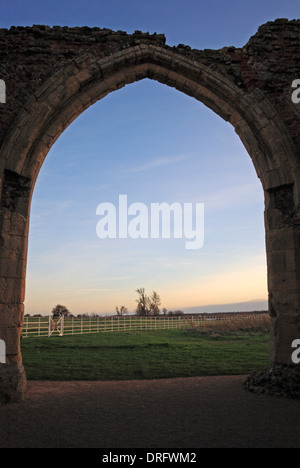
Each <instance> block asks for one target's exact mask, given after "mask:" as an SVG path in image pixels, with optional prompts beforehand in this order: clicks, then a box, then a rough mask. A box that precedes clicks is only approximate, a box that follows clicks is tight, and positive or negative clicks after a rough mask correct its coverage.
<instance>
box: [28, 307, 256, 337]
mask: <svg viewBox="0 0 300 468" xmlns="http://www.w3.org/2000/svg"><path fill="white" fill-rule="evenodd" d="M261 315H262V313H261V312H257V313H255V312H251V313H247V312H243V313H223V314H200V315H183V316H178V317H172V316H156V317H153V316H151V317H149V316H148V317H137V316H130V315H129V316H122V317H116V316H113V317H97V316H96V317H94V316H91V317H72V318H64V317H61V318H60V319H54V318H52V317H51V316H49V317H46V316H45V317H25V318H24V324H23V329H22V337H23V338H27V337H30V336H34V337H38V336H48V337H50V336H52V335H56V336H58V335H59V336H63V335H83V334H87V333H108V332H122V331H125V332H126V331H127V332H130V331H135V330H136V331H139V330H168V329H174V328H190V327H197V326H199V325H201V323H203V322H206V321H219V320H233V319H234V320H242V319H245V318H246V317H247V318H249V317H253V318H256V317H260V316H261Z"/></svg>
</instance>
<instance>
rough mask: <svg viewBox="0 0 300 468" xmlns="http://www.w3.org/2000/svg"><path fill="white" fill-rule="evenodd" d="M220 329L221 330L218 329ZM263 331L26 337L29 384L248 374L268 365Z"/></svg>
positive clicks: (165, 331)
mask: <svg viewBox="0 0 300 468" xmlns="http://www.w3.org/2000/svg"><path fill="white" fill-rule="evenodd" d="M219 327H220V325H219ZM269 341H270V338H269V332H268V331H267V330H266V329H265V328H259V327H256V328H251V327H250V328H249V327H248V328H247V327H244V328H243V329H235V330H234V329H231V328H230V327H229V326H228V324H227V325H226V327H225V329H224V328H223V329H218V328H216V329H214V328H213V327H212V326H211V325H210V328H209V327H208V326H207V327H206V328H201V330H200V329H188V330H155V331H141V332H120V333H98V334H90V335H78V336H63V337H59V336H52V337H51V338H42V337H41V338H26V339H24V340H23V341H22V355H23V363H24V367H25V370H26V373H27V378H28V379H29V380H131V379H160V378H172V377H194V376H208V375H234V374H235V375H238V374H249V373H251V372H252V370H259V369H262V368H264V367H266V366H267V365H268V363H269V361H268V354H269Z"/></svg>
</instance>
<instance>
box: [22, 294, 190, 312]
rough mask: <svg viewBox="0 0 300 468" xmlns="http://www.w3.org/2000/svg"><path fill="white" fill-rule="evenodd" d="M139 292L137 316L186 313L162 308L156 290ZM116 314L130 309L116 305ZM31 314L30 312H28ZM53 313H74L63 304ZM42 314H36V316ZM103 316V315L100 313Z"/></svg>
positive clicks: (56, 307)
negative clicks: (149, 292)
mask: <svg viewBox="0 0 300 468" xmlns="http://www.w3.org/2000/svg"><path fill="white" fill-rule="evenodd" d="M135 292H136V293H137V294H138V298H137V299H136V302H137V306H136V309H135V313H136V315H137V316H141V317H143V316H157V315H161V314H162V315H165V316H166V315H168V316H179V315H184V313H183V311H182V310H175V311H171V310H169V311H168V310H167V309H166V308H165V307H163V308H161V298H160V296H159V294H158V293H157V292H156V291H152V293H151V294H150V295H148V294H146V291H145V288H139V289H137V290H136V291H135ZM116 314H117V315H118V316H123V315H126V314H128V309H127V307H125V306H124V305H122V306H117V307H116ZM27 315H28V316H29V314H27ZM51 315H52V317H53V318H56V319H57V318H60V317H65V318H71V317H74V315H72V314H71V312H70V311H69V309H68V308H67V307H65V306H64V305H62V304H57V305H56V306H55V307H53V309H52V311H51ZM38 316H40V315H39V314H36V315H35V317H38ZM100 316H101V315H100ZM77 317H99V315H98V314H95V313H92V314H79V315H77Z"/></svg>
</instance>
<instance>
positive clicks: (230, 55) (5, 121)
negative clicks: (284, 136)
mask: <svg viewBox="0 0 300 468" xmlns="http://www.w3.org/2000/svg"><path fill="white" fill-rule="evenodd" d="M165 42H166V39H165V36H164V35H162V34H153V35H150V34H148V33H142V32H139V31H137V32H136V33H134V34H132V35H129V34H127V33H126V32H123V31H118V32H114V31H111V30H109V29H99V28H88V27H78V28H68V27H60V26H57V27H55V26H54V27H53V28H50V27H48V26H38V25H37V26H33V27H11V28H10V29H9V30H7V29H0V57H1V61H0V78H1V79H4V80H5V81H6V86H7V104H6V105H1V104H0V106H1V107H0V108H1V114H0V142H1V141H3V139H4V137H5V134H6V132H7V129H8V128H9V126H10V125H11V124H12V122H13V120H14V118H15V117H16V115H17V113H18V112H19V110H20V108H22V107H23V106H25V105H26V101H27V100H28V98H29V97H30V96H32V94H33V92H34V91H36V90H37V89H38V88H39V87H40V86H41V85H42V84H43V83H44V82H45V80H46V79H48V78H49V77H51V76H53V74H54V73H55V72H57V71H58V70H60V69H61V68H62V67H66V66H67V65H68V64H70V63H71V62H72V61H74V60H76V59H77V58H78V57H81V56H82V55H83V54H86V53H88V54H92V55H95V56H96V57H99V58H102V57H107V56H109V55H111V54H112V53H114V52H117V51H122V50H125V49H128V48H130V47H135V46H139V45H140V44H153V45H158V46H161V47H164V48H165V49H166V50H171V51H172V52H176V53H177V54H178V55H179V58H180V56H185V57H189V58H191V59H192V60H194V61H196V62H198V63H201V64H202V65H204V66H206V67H209V68H210V69H212V70H216V71H217V72H219V73H221V75H223V76H225V77H226V78H227V79H229V80H230V81H232V83H233V84H235V85H236V86H237V87H239V88H240V89H242V90H243V91H247V92H251V91H253V89H260V90H262V91H263V92H264V93H265V94H266V95H267V96H268V98H269V99H270V100H271V101H272V103H273V104H274V106H275V107H276V109H277V110H278V112H279V113H280V115H281V116H282V118H283V119H284V122H285V124H286V125H287V126H288V129H289V132H290V134H291V136H292V138H293V141H294V142H295V144H296V145H297V147H298V148H299V145H300V131H299V130H300V119H299V118H298V116H297V114H296V116H295V108H294V106H293V105H292V104H291V102H290V101H291V100H290V99H287V98H289V97H290V94H291V83H292V81H293V80H294V79H296V78H297V77H300V70H299V68H300V67H299V63H300V47H299V44H300V20H294V21H288V20H284V19H282V20H276V21H275V22H270V23H266V24H265V25H263V26H261V27H260V28H259V29H258V32H257V33H256V34H255V35H254V36H253V37H252V38H251V39H250V40H249V42H248V43H247V44H246V45H245V46H244V47H242V48H235V47H224V48H223V49H221V50H203V51H200V50H195V49H191V48H190V47H189V46H186V45H183V44H179V45H178V46H177V47H169V46H168V45H166V44H165ZM286 100H287V101H288V102H286Z"/></svg>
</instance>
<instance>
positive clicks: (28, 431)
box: [0, 376, 300, 449]
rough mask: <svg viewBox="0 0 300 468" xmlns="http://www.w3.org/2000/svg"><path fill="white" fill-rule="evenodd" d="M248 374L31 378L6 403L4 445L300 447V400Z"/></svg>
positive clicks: (0, 433) (0, 417)
mask: <svg viewBox="0 0 300 468" xmlns="http://www.w3.org/2000/svg"><path fill="white" fill-rule="evenodd" d="M244 380H245V377H244V376H235V377H198V378H185V379H167V380H151V381H126V382H124V381H122V382H33V381H32V382H29V392H28V398H27V400H26V401H25V402H23V403H21V404H13V405H9V406H1V407H0V421H1V424H0V447H1V448H13V447H20V448H22V447H34V448H44V447H49V448H51V447H70V448H71V447H87V448H195V449H196V448H203V447H252V448H254V447H271V448H279V447H284V448H292V447H297V448H300V424H299V420H300V401H296V400H287V399H281V398H277V397H271V396H267V395H254V394H252V393H250V392H248V391H247V390H244V389H243V388H242V383H243V382H244Z"/></svg>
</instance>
